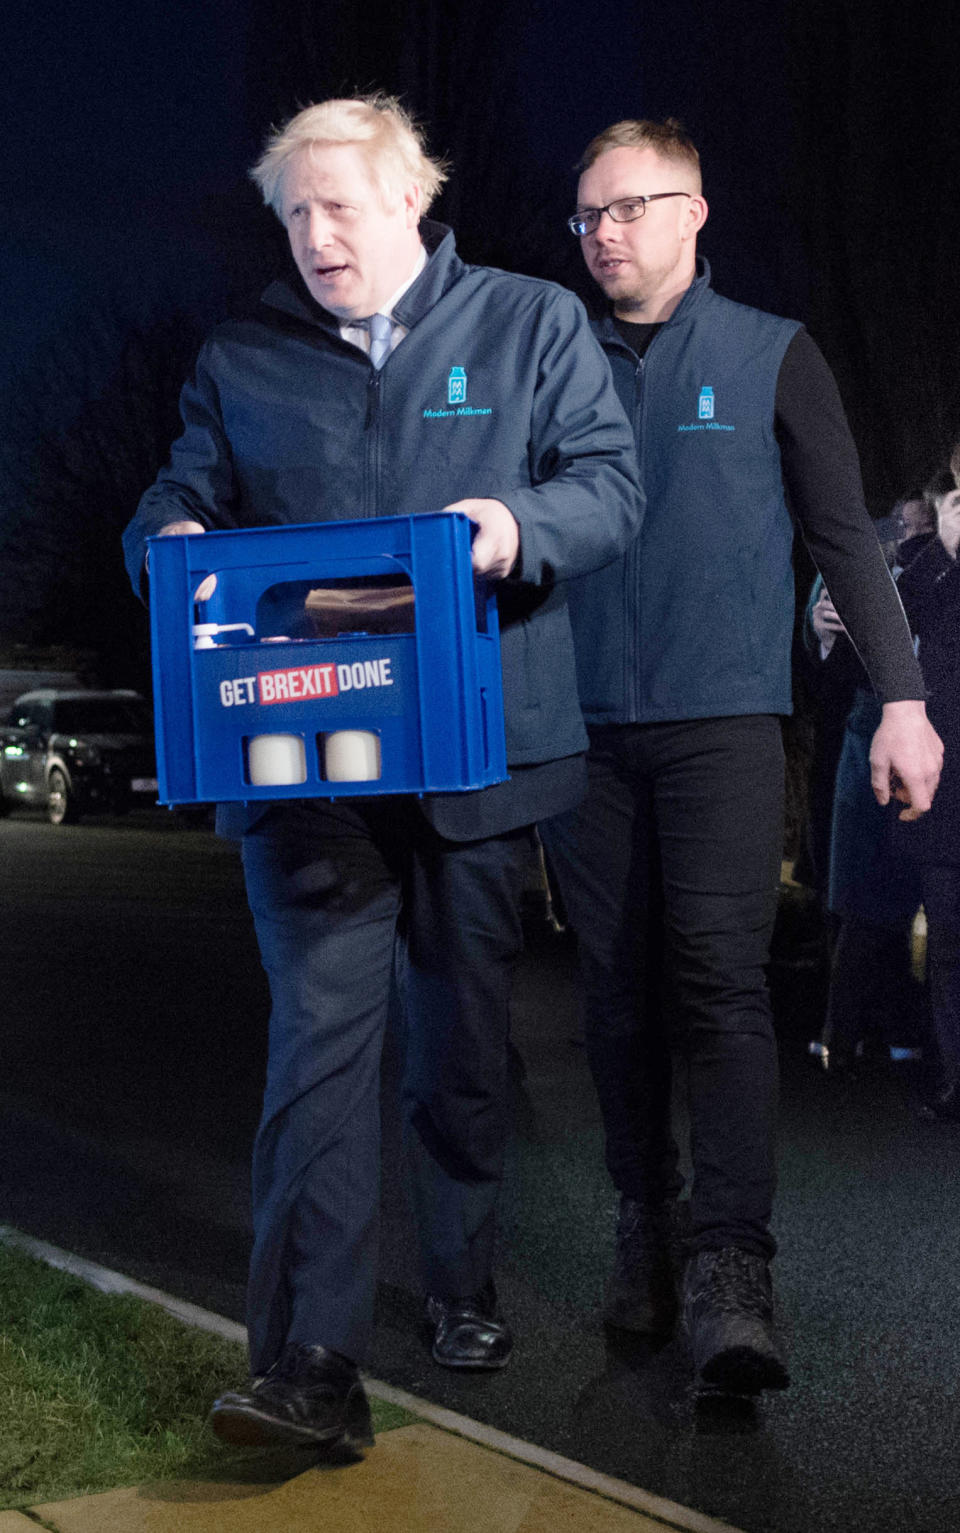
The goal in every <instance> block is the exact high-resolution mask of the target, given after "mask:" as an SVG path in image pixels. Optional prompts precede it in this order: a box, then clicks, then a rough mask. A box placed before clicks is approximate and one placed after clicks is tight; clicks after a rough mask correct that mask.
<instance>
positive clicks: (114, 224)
mask: <svg viewBox="0 0 960 1533" xmlns="http://www.w3.org/2000/svg"><path fill="white" fill-rule="evenodd" d="M953 16H954V8H953V7H949V6H932V5H930V6H926V5H924V4H920V5H914V6H911V7H898V8H896V10H894V9H892V8H891V9H890V10H889V14H888V13H887V12H886V11H884V10H882V9H881V8H878V7H876V6H868V5H866V4H864V3H862V0H805V3H800V0H737V3H734V0H716V3H714V4H706V3H691V4H686V5H684V6H679V5H677V4H675V3H673V0H634V3H630V4H628V3H624V0H610V3H609V4H606V5H600V4H596V3H593V0H590V3H587V4H583V5H573V4H570V3H566V0H562V3H553V4H550V3H547V0H542V3H541V0H518V3H514V4H507V3H505V0H489V3H488V4H486V5H484V6H483V7H478V6H473V5H467V4H457V3H452V4H451V3H448V4H445V5H443V6H441V5H439V4H430V3H428V0H395V3H394V4H392V5H391V6H390V8H389V9H388V10H387V9H384V10H382V11H381V10H380V9H378V7H377V6H375V5H364V6H359V5H355V4H347V3H345V0H325V3H317V0H272V3H268V0H236V3H229V0H203V3H200V0H192V3H191V0H155V3H152V4H151V3H142V0H134V3H132V4H131V3H127V4H121V3H119V0H88V3H86V4H83V5H79V6H78V5H66V4H64V3H62V0H51V3H45V4H44V3H34V4H33V5H27V4H24V3H23V0H14V4H13V5H12V6H10V5H8V7H7V9H6V14H5V19H4V21H3V22H2V23H0V28H2V33H3V35H2V37H0V43H2V57H3V85H4V101H5V106H6V111H7V122H8V125H7V133H6V135H5V137H6V146H7V154H6V155H5V156H4V159H3V162H2V166H0V178H2V205H3V208H4V220H3V226H2V231H0V284H2V292H3V296H4V301H3V304H2V305H0V385H2V384H3V381H4V379H5V378H9V376H10V374H11V372H13V371H16V370H17V369H18V368H19V367H20V366H21V365H22V363H23V360H24V358H25V357H26V356H28V355H29V354H30V352H31V350H33V349H35V348H37V347H41V348H43V347H44V346H49V344H50V342H51V340H55V339H56V338H57V337H59V336H61V335H63V334H64V333H65V332H67V331H74V332H76V331H77V330H78V328H79V329H80V330H82V327H83V325H84V323H85V322H87V318H88V316H89V315H90V314H91V312H92V311H93V310H94V309H95V308H96V307H97V306H98V305H99V306H101V307H102V306H103V305H108V306H109V307H110V308H111V309H112V310H113V311H114V312H116V313H118V314H131V315H135V314H138V313H156V312H158V310H162V309H163V308H164V307H167V308H170V307H183V308H187V309H191V310H193V311H194V312H196V313H197V314H198V315H200V316H202V318H203V319H204V321H205V322H206V321H207V320H211V321H212V320H213V319H214V318H216V317H217V315H218V313H219V312H221V311H222V308H223V305H224V301H225V300H224V292H225V289H226V288H227V287H228V286H229V285H230V283H232V284H233V285H234V287H235V288H236V287H240V288H242V287H243V284H244V281H246V280H248V279H249V280H250V281H251V282H252V283H254V285H258V283H259V270H260V265H261V264H262V261H263V250H264V249H267V251H268V252H269V248H270V247H269V238H270V236H269V233H268V225H269V217H268V215H266V214H265V213H262V212H261V211H259V210H258V207H257V202H256V197H255V194H254V191H253V189H252V188H251V187H249V186H248V185H247V184H246V182H245V172H246V169H247V167H248V165H249V164H250V163H251V161H252V159H253V158H255V156H256V154H257V152H258V150H259V147H260V144H261V142H262V139H263V137H264V135H265V133H266V131H267V129H268V127H269V125H270V123H271V122H272V121H279V120H282V119H283V118H285V117H286V116H287V115H289V113H290V112H291V111H293V110H295V109H296V107H297V106H298V105H302V104H305V103H306V102H308V101H310V100H314V99H319V98H321V97H323V96H325V95H330V94H342V93H348V92H351V91H354V90H356V89H369V88H372V87H378V86H382V87H384V88H386V89H389V90H395V91H399V92H401V93H402V94H403V95H404V97H405V99H406V101H407V102H408V104H409V105H410V106H411V107H412V108H413V110H414V112H415V113H416V114H417V115H418V116H419V117H420V118H421V120H423V121H424V123H425V125H426V127H427V130H428V135H429V139H430V144H431V147H432V148H433V149H434V150H436V151H439V152H442V153H447V154H449V155H450V157H451V159H452V161H453V166H454V175H453V180H452V183H451V187H450V189H449V191H448V193H447V194H446V196H445V199H444V202H443V204H442V206H441V208H440V212H441V214H442V215H445V216H447V217H449V218H450V220H451V221H452V222H453V223H454V224H455V226H456V228H457V231H458V236H459V238H460V243H461V247H462V249H463V250H464V252H465V253H466V254H467V255H468V256H469V257H471V258H474V259H486V260H491V261H494V262H495V263H497V264H503V265H510V266H514V267H516V268H518V269H521V270H528V271H532V272H535V273H537V274H541V275H548V276H552V277H555V278H557V279H559V280H565V281H568V282H570V283H571V284H572V285H575V286H577V287H578V289H579V290H580V291H581V293H582V295H583V296H585V297H587V296H589V287H588V285H587V284H585V283H584V281H583V279H582V274H581V270H580V265H579V255H578V254H577V250H576V247H575V244H574V242H572V241H569V237H568V236H567V234H566V232H565V230H564V229H563V227H562V217H563V215H564V214H565V213H566V212H567V211H569V207H570V205H571V199H572V196H573V190H574V184H575V183H574V178H573V175H572V173H571V169H570V167H571V165H572V163H573V162H574V160H575V159H576V158H577V156H578V155H579V153H580V151H581V150H582V148H583V146H584V143H585V142H586V141H587V139H588V138H589V137H591V136H592V135H593V134H594V133H595V132H596V131H598V130H599V129H600V128H601V127H603V126H605V125H606V124H607V123H608V122H610V121H613V120H615V119H616V118H618V117H620V116H623V115H649V116H664V115H666V114H668V113H671V112H672V113H674V114H676V115H679V116H680V117H681V118H682V119H683V121H684V122H685V124H686V126H687V127H688V129H689V130H690V131H691V133H692V134H693V136H694V138H695V140H696V141H697V142H698V144H699V146H700V149H701V153H702V156H703V161H704V172H705V183H706V184H705V190H706V194H707V197H708V200H709V201H710V203H711V217H710V221H709V223H708V225H707V229H706V231H705V235H704V237H703V241H702V247H703V249H704V250H705V252H706V253H707V254H708V255H709V256H710V258H711V260H712V262H713V265H714V277H715V281H716V285H717V287H718V288H719V289H720V290H721V291H723V292H725V293H727V294H728V295H729V296H731V297H734V298H739V299H742V300H744V301H747V302H754V303H758V304H760V305H761V306H763V307H767V308H771V309H774V310H776V311H778V312H781V313H786V314H789V315H792V316H796V317H799V318H802V319H804V320H806V321H807V323H808V324H809V325H810V327H811V330H812V332H813V334H814V336H815V338H816V339H817V340H818V341H819V343H820V344H821V345H822V347H823V349H824V350H825V352H826V353H827V355H828V357H829V359H830V360H831V362H832V364H833V365H834V367H835V368H836V370H837V373H838V377H839V380H840V383H841V388H842V390H843V393H844V397H845V399H846V402H847V405H848V409H849V410H850V413H851V419H852V422H853V425H854V428H855V431H856V433H857V436H858V441H859V442H860V446H861V451H862V453H863V456H864V461H865V468H866V471H867V480H868V490H869V492H870V494H871V496H872V499H873V504H872V509H874V510H875V511H880V510H883V509H884V499H885V497H887V496H889V495H890V494H892V493H895V492H896V490H897V489H898V488H901V487H902V483H901V481H906V480H912V479H915V478H916V477H918V476H923V475H924V474H926V473H927V472H929V471H930V469H932V468H933V467H935V466H936V462H935V460H936V459H937V457H938V454H940V453H941V452H942V451H943V449H944V448H945V446H946V445H947V444H948V443H949V441H950V440H952V439H953V437H954V436H956V435H957V434H960V386H958V382H957V376H958V374H957V366H956V343H955V339H954V337H955V335H956V334H957V333H958V331H960V299H958V292H957V288H958V285H957V283H956V281H955V278H954V275H953V274H954V272H955V270H956V267H957V264H958V263H957V256H956V250H955V246H956V240H957V234H958V214H960V170H958V155H957V153H956V149H955V137H956V131H955V121H954V119H955V115H956V98H957V94H958V92H957V87H956V84H955V80H954V77H953V68H952V64H953V60H954V59H955V57H956V48H955V43H956V41H957V36H956V33H957V23H956V21H955V20H954V19H953ZM265 241H266V242H267V243H266V244H265V243H264V242H265ZM255 246H256V247H259V252H258V255H257V259H252V256H251V252H252V250H253V248H254V247H255ZM258 263H259V264H258ZM228 278H229V281H228ZM0 514H2V511H0Z"/></svg>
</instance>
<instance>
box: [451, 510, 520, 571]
mask: <svg viewBox="0 0 960 1533" xmlns="http://www.w3.org/2000/svg"><path fill="white" fill-rule="evenodd" d="M443 509H444V510H445V511H463V512H465V513H466V515H467V516H469V518H470V520H471V522H476V524H477V526H478V527H479V529H480V531H479V532H478V533H477V535H476V537H475V538H474V540H473V548H472V550H471V554H470V562H471V564H472V565H473V568H474V573H475V574H477V575H489V576H490V578H491V580H503V578H504V576H505V575H509V573H510V571H511V570H512V569H513V566H514V565H515V564H516V562H517V555H518V554H519V552H520V528H519V527H518V526H517V522H516V519H515V518H514V515H513V512H512V511H511V510H509V509H508V507H507V506H505V505H504V504H503V501H502V500H455V501H454V502H453V504H452V505H450V506H444V508H443Z"/></svg>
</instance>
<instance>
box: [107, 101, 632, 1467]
mask: <svg viewBox="0 0 960 1533" xmlns="http://www.w3.org/2000/svg"><path fill="white" fill-rule="evenodd" d="M252 174H253V177H254V180H255V181H256V183H257V185H258V186H259V188H260V190H261V192H262V193H263V197H264V200H265V202H267V203H268V204H269V205H270V206H271V207H272V208H273V209H274V211H275V212H276V213H277V215H278V216H279V218H280V220H281V222H282V223H283V226H284V228H285V230H286V233H287V236H288V239H289V244H290V252H291V255H292V257H293V266H292V268H291V269H290V271H289V272H287V273H285V274H284V275H283V276H281V277H280V278H278V280H277V281H275V282H274V283H272V284H271V286H270V287H269V288H268V289H267V291H266V292H265V293H264V295H263V298H262V299H261V302H260V304H259V306H258V308H257V309H256V310H255V312H254V313H253V314H252V315H251V316H250V317H249V318H248V319H245V320H241V321H236V322H233V323H230V324H227V325H222V326H220V327H219V329H217V330H216V331H215V332H214V333H213V335H212V336H211V337H210V339H209V340H208V341H207V343H206V345H205V346H204V347H203V349H202V351H201V353H200V357H199V360H198V362H197V367H196V372H195V376H194V377H193V379H192V380H191V381H190V382H189V383H188V384H187V385H186V387H185V388H184V391H183V394H182V397H181V412H182V415H183V421H184V432H183V435H182V436H181V437H180V438H179V440H178V441H177V442H176V443H175V444H174V446H173V449H172V456H171V461H170V464H169V466H168V467H167V468H165V469H164V470H163V471H162V472H161V474H160V476H159V478H158V480H157V482H156V483H155V484H154V485H153V486H152V488H151V489H149V490H148V491H147V492H146V494H145V495H144V496H143V499H142V500H141V502H140V506H139V508H138V510H137V513H136V516H135V517H134V519H133V521H132V523H131V524H130V527H129V528H128V529H127V533H126V536H125V546H126V554H127V565H128V569H129V571H130V575H131V578H132V580H133V582H134V585H135V587H136V588H137V589H143V584H144V580H145V572H144V565H145V554H146V539H147V538H148V537H149V536H150V535H151V534H164V533H166V534H170V533H197V534H200V533H203V532H205V530H206V529H208V528H224V529H229V528H233V527H252V526H257V525H263V524H270V525H283V524H288V523H289V524H296V523H305V522H314V521H318V520H319V521H341V520H344V519H351V518H355V517H358V516H363V517H377V516H386V515H394V514H397V513H416V512H418V511H431V510H433V511H435V510H437V509H438V508H446V509H448V510H459V511H462V512H464V513H465V514H466V515H467V516H468V517H470V519H471V520H472V521H473V522H474V523H475V524H476V529H477V531H476V537H475V539H474V542H473V550H472V560H473V568H474V571H475V572H476V574H477V575H483V576H485V577H486V578H487V579H488V580H491V581H495V582H497V583H498V596H499V611H500V620H501V653H502V660H503V684H504V699H505V703H504V709H505V723H506V737H507V760H508V763H509V766H510V778H509V781H506V782H503V783H499V784H496V785H495V786H492V787H489V788H485V789H483V790H481V791H478V792H474V793H464V794H449V795H444V794H435V795H428V796H427V797H426V798H424V799H423V800H421V799H420V798H418V797H417V796H415V795H408V796H395V797H390V796H385V797H382V798H377V797H369V798H364V797H358V798H341V799H338V800H335V801H333V802H329V801H324V800H322V799H319V798H313V799H304V800H295V799H294V800H284V801H281V802H276V803H274V804H273V805H272V806H271V804H270V803H269V802H266V801H262V800H261V801H259V802H257V803H254V804H250V805H234V806H230V808H231V809H232V810H233V811H235V812H233V813H232V814H231V815H229V816H228V815H223V814H221V815H220V816H219V819H218V828H219V829H221V831H222V832H224V833H227V834H235V835H237V836H238V837H240V838H241V841H242V849H243V867H244V875H245V878H246V886H247V895H248V899H249V903H250V908H251V911H252V913H253V918H254V924H255V928H256V933H257V940H258V943H259V947H260V954H261V958H262V960H263V964H264V967H265V969H266V971H267V975H268V978H269V981H270V992H271V999H272V1012H271V1017H270V1042H269V1054H268V1062H267V1081H266V1092H265V1099H264V1108H263V1116H262V1119H261V1123H260V1128H259V1132H258V1135H257V1141H256V1145H255V1149H254V1164H253V1220H254V1249H253V1255H252V1259H251V1267H250V1281H249V1286H248V1294H247V1308H248V1331H249V1336H250V1360H251V1366H252V1373H251V1378H250V1380H249V1382H248V1383H247V1384H246V1385H245V1386H244V1387H243V1388H241V1389H239V1390H232V1391H228V1392H227V1393H225V1394H224V1395H223V1396H221V1398H220V1399H219V1400H217V1401H216V1402H215V1404H214V1407H213V1411H212V1417H211V1420H212V1425H213V1428H214V1431H215V1432H217V1433H218V1435H219V1436H220V1437H222V1438H224V1439H225V1440H227V1441H229V1442H234V1443H249V1444H266V1443H271V1442H280V1443H290V1444H296V1443H300V1444H306V1445H315V1446H325V1447H328V1448H329V1447H331V1446H333V1445H337V1444H346V1445H349V1446H351V1447H357V1446H362V1445H363V1444H364V1443H365V1442H367V1441H369V1440H370V1417H369V1410H368V1408H367V1403H366V1398H365V1395H364V1391H363V1386H362V1384H361V1382H360V1376H359V1365H361V1364H362V1363H363V1362H364V1360H365V1357H366V1354H367V1349H368V1345H369V1341H370V1335H371V1331H372V1327H373V1304H374V1294H375V1288H376V1264H377V1222H378V1203H379V1177H380V1132H379V1111H380V1105H379V1071H380V1054H381V1047H382V1042H383V1033H384V1025H385V1021H386V1016H387V1005H388V997H389V994H390V987H391V977H392V974H393V962H394V944H395V939H396V937H397V935H398V931H399V932H400V934H401V935H402V938H403V958H404V962H403V963H402V965H401V966H400V967H401V968H402V971H403V982H404V1013H405V1017H404V1020H405V1028H406V1037H405V1042H406V1050H405V1074H404V1081H403V1109H404V1120H405V1142H406V1148H407V1154H408V1160H409V1164H410V1174H411V1185H412V1192H413V1204H414V1209H415V1214H416V1218H417V1226H418V1233H419V1237H420V1246H421V1256H422V1267H423V1283H424V1292H425V1319H426V1322H427V1328H428V1334H429V1337H430V1345H431V1351H432V1356H433V1358H434V1360H435V1361H436V1362H437V1363H439V1364H441V1365H442V1366H444V1367H449V1368H466V1369H471V1368H473V1369H496V1368H502V1367H503V1366H504V1365H505V1364H506V1363H507V1361H508V1360H509V1357H510V1354H511V1349H512V1337H511V1334H510V1329H509V1327H508V1325H507V1322H506V1320H505V1319H504V1317H503V1315H502V1314H501V1312H500V1308H499V1303H498V1299H497V1294H496V1290H495V1287H494V1280H493V1270H492V1268H493V1254H494V1224H495V1207H496V1199H497V1192H498V1189H499V1185H500V1177H501V1170H502V1165H503V1154H504V1144H505V1136H506V1123H507V1113H506V1100H505V1098H506V1085H507V1037H508V1022H509V1017H508V1001H509V991H510V979H511V973H512V968H513V963H514V960H515V958H516V956H517V953H518V952H519V949H520V946H521V927H520V915H519V905H520V898H521V893H522V886H523V880H524V876H525V873H526V869H527V866H528V862H529V858H530V856H531V847H532V838H533V830H532V826H533V822H535V821H536V820H537V819H538V817H539V816H541V815H543V814H545V813H552V812H555V811H559V810H563V809H566V808H569V807H571V806H572V805H573V804H574V803H575V802H576V801H577V799H578V798H579V797H580V796H581V795H582V792H583V787H584V776H585V774H584V766H583V751H584V748H585V746H586V743H587V742H586V734H585V731H584V727H583V721H582V718H581V715H580V710H579V708H578V705H577V695H576V675H575V662H574V656H573V641H572V636H571V632H570V625H569V619H568V614H567V602H566V582H567V581H568V580H569V579H570V578H571V577H572V576H574V575H579V574H582V573H584V572H585V571H587V570H590V569H594V568H597V567H598V566H600V565H602V564H604V563H605V562H606V561H608V560H610V559H612V558H613V557H614V556H615V555H616V554H618V553H619V552H621V551H622V550H623V548H624V547H626V545H627V544H628V543H629V542H630V541H631V540H632V539H633V538H634V537H635V536H636V533H637V529H638V526H639V521H640V517H641V514H642V506H643V503H642V497H641V495H640V492H639V487H638V483H637V477H636V460H635V454H634V448H633V441H632V437H631V432H630V428H629V425H628V423H627V421H626V419H625V417H624V414H623V410H622V408H621V406H620V405H619V403H618V401H617V398H616V394H615V392H614V389H613V386H612V384H611V380H610V375H609V369H608V368H607V365H606V362H605V360H604V357H603V355H602V352H601V351H600V349H599V347H598V346H597V343H596V341H595V340H594V339H593V337H592V336H591V334H590V331H589V327H588V323H587V317H586V314H585V312H584V310H583V308H582V306H581V305H580V303H579V301H578V300H577V299H575V298H574V297H573V295H572V294H570V293H567V292H565V291H564V290H563V289H561V288H558V287H555V286H553V285H552V284H549V283H545V282H539V281H535V280H533V279H531V278H528V277H515V276H511V275H509V274H508V273H505V272H499V271H494V270H492V269H490V268H486V267H478V266H469V265H466V264H465V263H464V262H463V261H462V260H461V259H460V257H459V256H458V255H457V252H456V249H455V246H454V239H453V234H452V232H451V231H450V230H449V229H447V228H445V227H444V226H443V225H441V224H437V223H433V222H431V221H430V220H429V219H426V218H425V217H424V214H425V213H426V210H427V208H428V206H429V204H430V201H431V199H432V198H433V196H434V195H435V194H436V192H437V191H438V189H439V187H440V185H441V183H442V181H443V180H444V173H443V170H442V168H441V166H439V165H438V164H437V162H436V161H434V160H432V159H431V158H430V157H429V156H428V155H427V154H426V152H425V149H424V146H423V142H422V139H421V137H420V135H419V133H418V131H417V130H416V129H415V128H414V126H413V124H412V123H411V122H410V120H409V118H408V117H407V115H406V113H405V112H404V111H403V110H402V108H401V107H400V106H399V104H398V103H397V102H396V101H395V100H393V99H391V98H389V97H383V96H376V97H366V98H363V99H360V100H342V101H326V102H322V103H320V104H318V105H316V106H312V107H308V108H306V109H305V110H304V111H302V112H300V113H298V114H297V116H295V117H294V118H293V119H292V120H291V121H290V122H289V123H288V124H287V125H286V127H285V128H284V129H282V130H281V131H279V132H277V133H275V134H273V135H272V136H271V138H270V141H269V143H268V145H267V148H266V151H265V153H264V155H263V157H262V158H261V160H260V161H259V162H258V164H257V165H256V167H255V168H254V171H253V173H252ZM465 399H466V400H467V403H466V404H464V400H465Z"/></svg>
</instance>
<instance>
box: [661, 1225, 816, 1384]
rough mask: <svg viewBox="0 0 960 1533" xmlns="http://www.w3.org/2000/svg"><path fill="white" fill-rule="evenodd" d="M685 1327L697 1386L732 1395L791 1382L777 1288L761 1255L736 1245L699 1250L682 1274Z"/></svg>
mask: <svg viewBox="0 0 960 1533" xmlns="http://www.w3.org/2000/svg"><path fill="white" fill-rule="evenodd" d="M683 1323H684V1327H685V1329H686V1330H687V1333H688V1335H689V1337H690V1347H691V1351H692V1352H693V1361H694V1366H695V1368H696V1371H697V1382H698V1383H700V1384H704V1385H709V1386H710V1387H712V1388H713V1389H716V1390H718V1391H720V1392H722V1393H724V1394H731V1395H757V1394H759V1393H760V1391H761V1390H763V1389H786V1387H787V1385H788V1384H789V1383H790V1375H789V1373H788V1372H787V1364H786V1359H785V1358H784V1355H783V1353H782V1351H781V1349H780V1347H779V1345H778V1343H777V1341H776V1339H775V1337H774V1334H773V1286H772V1284H771V1282H770V1269H769V1267H768V1266H767V1263H766V1262H765V1261H764V1259H763V1257H762V1256H756V1255H754V1254H753V1253H752V1252H750V1251H741V1250H740V1249H739V1248H738V1247H737V1246H724V1247H723V1249H722V1250H720V1251H698V1252H697V1254H696V1255H695V1256H694V1257H692V1258H691V1260H690V1263H689V1265H688V1267H687V1271H686V1274H685V1276H684V1282H683Z"/></svg>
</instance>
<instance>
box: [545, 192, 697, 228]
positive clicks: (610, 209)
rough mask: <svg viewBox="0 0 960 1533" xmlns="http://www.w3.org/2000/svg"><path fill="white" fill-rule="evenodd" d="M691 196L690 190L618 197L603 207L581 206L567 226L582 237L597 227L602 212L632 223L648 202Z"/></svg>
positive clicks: (643, 211)
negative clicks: (646, 195) (664, 198)
mask: <svg viewBox="0 0 960 1533" xmlns="http://www.w3.org/2000/svg"><path fill="white" fill-rule="evenodd" d="M692 196H693V193H692V192H651V193H650V196H649V197H618V198H617V200H616V202H608V203H607V206H606V207H605V208H581V209H580V212H579V213H574V215H573V217H572V218H568V219H567V228H568V229H569V230H570V233H571V234H575V235H576V236H577V238H578V239H582V238H583V236H584V235H585V234H592V233H593V231H594V230H595V229H597V228H599V226H600V220H601V218H602V217H603V215H604V213H609V214H610V217H611V218H612V219H613V221H614V223H615V224H632V223H633V221H634V219H637V218H642V217H643V215H644V213H645V212H646V211H647V203H648V202H659V200H660V198H661V197H692Z"/></svg>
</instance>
